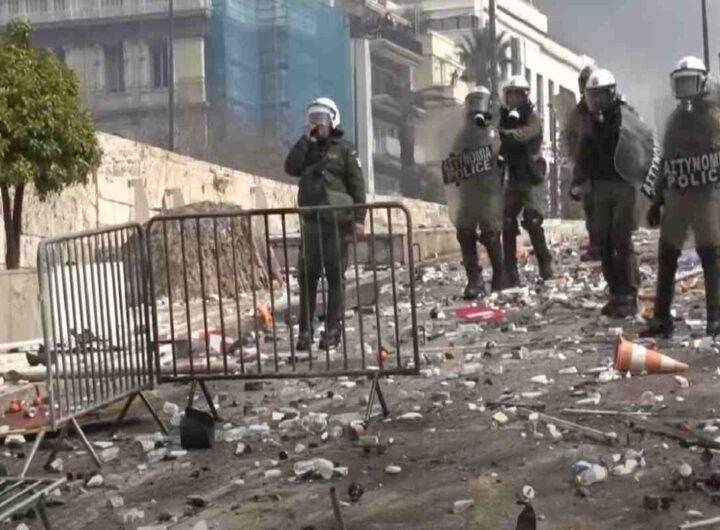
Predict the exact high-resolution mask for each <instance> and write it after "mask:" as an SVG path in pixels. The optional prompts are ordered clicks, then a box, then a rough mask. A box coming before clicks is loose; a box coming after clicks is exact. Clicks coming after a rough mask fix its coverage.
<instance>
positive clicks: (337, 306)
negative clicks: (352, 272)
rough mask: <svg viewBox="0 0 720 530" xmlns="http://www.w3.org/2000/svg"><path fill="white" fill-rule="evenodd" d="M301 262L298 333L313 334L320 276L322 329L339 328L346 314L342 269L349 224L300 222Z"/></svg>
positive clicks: (345, 256) (344, 261)
mask: <svg viewBox="0 0 720 530" xmlns="http://www.w3.org/2000/svg"><path fill="white" fill-rule="evenodd" d="M301 230H302V242H301V245H300V260H299V265H298V274H299V283H300V331H301V332H303V333H311V334H312V330H313V327H312V321H313V318H314V315H315V303H316V299H317V288H318V282H319V281H320V278H321V277H323V270H324V272H325V274H324V280H325V284H326V286H327V290H326V291H325V292H324V293H323V305H324V309H325V329H326V330H329V329H335V328H337V327H339V326H340V323H341V322H342V319H343V315H344V313H345V269H347V262H348V243H349V234H350V228H349V225H343V224H337V223H332V222H322V221H316V220H312V221H307V220H306V221H303V223H302V229H301Z"/></svg>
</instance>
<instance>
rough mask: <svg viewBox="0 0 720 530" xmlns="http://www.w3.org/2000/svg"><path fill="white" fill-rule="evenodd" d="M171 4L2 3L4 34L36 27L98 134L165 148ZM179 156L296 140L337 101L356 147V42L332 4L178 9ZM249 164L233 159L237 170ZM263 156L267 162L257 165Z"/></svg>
mask: <svg viewBox="0 0 720 530" xmlns="http://www.w3.org/2000/svg"><path fill="white" fill-rule="evenodd" d="M168 8H169V1H168V0H3V1H2V2H0V26H1V27H4V26H5V25H6V24H7V23H8V22H10V21H11V20H13V19H16V18H23V19H27V20H29V21H30V22H32V23H33V25H34V27H35V36H34V43H35V45H37V46H39V47H44V48H50V49H52V50H53V51H54V52H55V53H56V54H57V56H58V58H59V59H60V60H62V61H63V62H64V63H65V64H66V65H67V66H68V67H70V68H71V69H73V70H74V71H75V72H76V74H77V76H78V79H79V81H80V85H81V91H82V96H83V100H84V102H85V103H86V105H87V106H88V108H90V109H91V110H92V111H93V113H94V116H95V119H96V123H97V126H98V128H99V129H100V130H103V131H106V132H109V133H112V134H116V135H119V136H123V137H125V138H129V139H132V140H136V141H141V142H146V143H151V144H155V145H160V146H166V145H168V138H169V112H168V109H169V94H168V91H169V70H170V69H169V67H168V64H169V54H168V42H169V25H170V24H169V12H168ZM173 32H174V40H173V50H174V73H175V76H174V80H175V82H174V88H175V121H176V126H175V136H176V142H175V145H176V149H177V150H178V151H180V152H183V153H185V154H190V155H193V156H198V157H205V156H213V154H215V153H216V152H220V151H222V150H223V149H224V150H225V151H232V150H237V149H236V147H237V146H229V145H226V141H227V140H228V138H229V135H232V134H235V135H236V136H237V137H238V138H237V142H236V143H240V144H249V143H254V144H257V145H261V144H262V143H263V142H265V143H270V142H272V143H273V145H274V146H275V147H276V149H277V150H280V149H282V148H284V147H283V146H286V145H288V144H289V143H290V142H291V141H293V140H294V139H296V138H297V136H299V134H300V133H301V130H302V125H303V120H304V111H305V107H306V105H307V104H308V102H309V101H311V100H312V99H315V98H318V97H323V96H327V97H331V98H333V99H334V100H336V101H337V103H338V106H339V107H340V109H341V113H342V115H343V121H344V122H345V123H347V124H348V126H349V130H350V131H351V134H350V136H352V131H353V129H354V128H353V116H352V104H351V90H350V79H351V75H350V50H349V47H350V39H349V30H348V28H347V27H346V24H345V18H344V10H343V9H342V8H341V7H335V6H334V5H333V2H332V1H329V0H174V12H173ZM242 156H245V157H248V156H250V155H247V154H242V155H238V157H235V158H230V159H229V160H232V161H233V162H239V163H240V164H241V163H242V160H237V159H238V158H241V157H242ZM259 156H262V155H259Z"/></svg>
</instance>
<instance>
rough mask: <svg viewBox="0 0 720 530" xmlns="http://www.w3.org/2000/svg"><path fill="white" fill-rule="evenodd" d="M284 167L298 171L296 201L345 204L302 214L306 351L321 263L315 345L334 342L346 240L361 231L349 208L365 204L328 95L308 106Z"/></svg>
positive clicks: (360, 218)
mask: <svg viewBox="0 0 720 530" xmlns="http://www.w3.org/2000/svg"><path fill="white" fill-rule="evenodd" d="M285 172H286V173H287V174H288V175H291V176H295V177H300V183H299V186H298V205H299V206H300V207H312V206H346V207H347V209H340V210H332V211H322V212H320V211H318V212H314V213H309V214H306V215H304V216H303V217H302V218H301V250H300V263H299V266H298V275H299V283H300V337H299V339H298V343H297V349H298V351H306V350H308V349H309V347H310V345H311V343H312V336H313V326H312V322H313V320H314V315H315V301H316V296H317V285H318V281H319V279H320V277H321V274H322V271H323V269H324V270H325V277H326V280H327V285H328V296H327V298H328V301H327V306H326V308H325V310H326V311H325V333H324V335H323V336H322V338H321V340H320V348H321V349H328V348H333V347H336V346H337V345H338V344H339V343H340V337H341V335H342V319H343V315H344V312H345V310H344V306H345V301H344V295H345V279H344V276H345V269H346V268H347V255H348V243H349V240H350V238H351V236H352V231H353V230H354V231H355V232H356V234H358V235H360V234H362V233H363V228H364V223H365V215H366V212H365V209H363V208H353V205H362V204H365V179H364V178H363V173H362V169H361V166H360V161H359V159H358V156H357V152H356V151H355V149H354V147H353V146H352V145H350V143H348V142H347V141H345V140H344V139H343V130H342V129H341V127H340V111H339V110H338V108H337V105H335V103H334V102H333V101H332V100H331V99H329V98H320V99H317V100H315V101H313V102H312V103H311V104H310V105H309V106H308V107H307V112H306V128H305V132H304V134H303V136H302V137H301V138H300V140H298V141H297V143H296V144H295V145H294V146H293V148H292V149H291V150H290V153H289V154H288V156H287V159H286V160H285Z"/></svg>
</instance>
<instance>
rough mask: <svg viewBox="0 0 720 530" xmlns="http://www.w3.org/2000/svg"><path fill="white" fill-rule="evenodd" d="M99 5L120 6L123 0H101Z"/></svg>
mask: <svg viewBox="0 0 720 530" xmlns="http://www.w3.org/2000/svg"><path fill="white" fill-rule="evenodd" d="M100 5H101V6H102V7H122V5H123V0H102V2H100Z"/></svg>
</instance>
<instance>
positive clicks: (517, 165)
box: [499, 105, 547, 184]
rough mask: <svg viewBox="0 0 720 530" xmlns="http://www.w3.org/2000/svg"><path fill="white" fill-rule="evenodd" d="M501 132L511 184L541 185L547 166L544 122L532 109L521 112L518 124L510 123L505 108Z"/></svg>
mask: <svg viewBox="0 0 720 530" xmlns="http://www.w3.org/2000/svg"><path fill="white" fill-rule="evenodd" d="M499 132H500V138H501V140H502V149H501V153H502V155H503V157H505V162H506V164H507V168H508V175H509V177H510V182H516V183H520V182H522V183H527V184H540V183H542V182H543V181H544V180H545V173H546V172H547V163H546V162H545V159H544V158H543V156H542V153H541V147H542V143H543V120H542V118H541V117H540V116H539V115H538V114H537V113H536V112H535V111H534V110H533V107H532V105H528V106H527V107H526V108H524V109H521V112H520V121H519V122H515V121H514V120H511V119H510V117H509V111H508V109H507V108H505V107H503V108H502V109H501V111H500V127H499Z"/></svg>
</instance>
